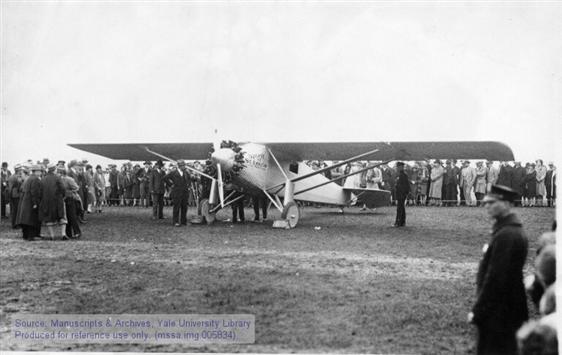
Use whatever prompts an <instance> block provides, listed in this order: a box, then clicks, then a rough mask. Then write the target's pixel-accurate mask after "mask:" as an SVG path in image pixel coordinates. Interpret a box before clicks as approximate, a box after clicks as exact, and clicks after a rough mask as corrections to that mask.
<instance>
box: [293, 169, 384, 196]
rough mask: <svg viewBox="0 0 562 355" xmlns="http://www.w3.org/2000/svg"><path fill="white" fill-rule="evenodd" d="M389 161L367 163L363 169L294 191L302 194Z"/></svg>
mask: <svg viewBox="0 0 562 355" xmlns="http://www.w3.org/2000/svg"><path fill="white" fill-rule="evenodd" d="M391 161H392V160H386V161H383V162H382V163H378V164H373V165H368V166H367V167H365V168H363V169H360V170H357V171H355V172H353V173H350V174H346V175H342V176H339V177H337V178H335V179H332V180H328V181H326V182H323V183H321V184H318V185H316V186H312V187H309V188H306V189H304V190H300V191H297V192H295V195H298V194H302V193H304V192H307V191H310V190H314V189H316V188H318V187H320V186H324V185H328V184H330V183H332V182H336V181H338V180H342V179H345V178H347V177H350V176H353V175H357V174H361V173H362V172H364V171H367V170H369V169H372V168H374V167H377V166H381V165H384V164H388V163H389V162H391Z"/></svg>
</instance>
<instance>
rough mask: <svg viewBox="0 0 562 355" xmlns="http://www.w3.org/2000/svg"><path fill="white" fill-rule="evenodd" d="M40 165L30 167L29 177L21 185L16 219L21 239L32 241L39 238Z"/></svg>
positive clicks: (41, 171)
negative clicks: (19, 227)
mask: <svg viewBox="0 0 562 355" xmlns="http://www.w3.org/2000/svg"><path fill="white" fill-rule="evenodd" d="M42 174H43V166H42V165H34V166H32V167H31V175H30V176H29V177H28V178H26V179H25V181H24V182H23V184H22V187H21V190H22V194H21V197H20V206H19V209H18V215H17V217H16V225H18V226H21V229H22V232H23V239H25V240H34V239H35V238H40V233H41V221H40V219H39V204H40V203H41V196H42V194H43V192H42V185H41V175H42Z"/></svg>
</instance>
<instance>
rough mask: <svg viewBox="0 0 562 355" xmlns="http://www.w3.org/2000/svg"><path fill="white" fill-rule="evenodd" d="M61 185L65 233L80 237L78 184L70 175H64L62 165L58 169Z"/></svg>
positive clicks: (68, 235)
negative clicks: (65, 222)
mask: <svg viewBox="0 0 562 355" xmlns="http://www.w3.org/2000/svg"><path fill="white" fill-rule="evenodd" d="M58 173H59V175H60V178H61V182H62V185H63V187H64V205H65V207H66V218H67V221H68V223H67V224H66V231H65V234H66V236H67V237H68V238H80V235H81V231H80V225H79V224H78V212H77V211H78V210H77V207H78V206H79V205H80V203H81V202H80V195H79V194H78V190H79V187H78V184H77V183H76V181H75V180H74V179H73V178H71V177H70V176H67V175H66V170H65V169H64V167H62V168H59V169H58Z"/></svg>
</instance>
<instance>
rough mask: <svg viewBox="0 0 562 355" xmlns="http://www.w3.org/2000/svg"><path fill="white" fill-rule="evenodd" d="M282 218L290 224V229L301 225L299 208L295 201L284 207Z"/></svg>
mask: <svg viewBox="0 0 562 355" xmlns="http://www.w3.org/2000/svg"><path fill="white" fill-rule="evenodd" d="M281 218H282V219H284V220H286V221H287V222H288V223H289V227H291V228H295V227H296V226H297V224H298V223H299V218H300V210H299V206H298V205H297V204H296V203H295V202H294V201H291V202H289V203H288V204H286V205H285V206H283V212H282V213H281Z"/></svg>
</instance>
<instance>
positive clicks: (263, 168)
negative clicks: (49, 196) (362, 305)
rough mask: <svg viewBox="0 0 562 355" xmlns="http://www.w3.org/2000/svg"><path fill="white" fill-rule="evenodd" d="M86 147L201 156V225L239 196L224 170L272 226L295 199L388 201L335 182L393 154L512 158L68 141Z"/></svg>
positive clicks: (466, 147) (293, 222)
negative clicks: (269, 211)
mask: <svg viewBox="0 0 562 355" xmlns="http://www.w3.org/2000/svg"><path fill="white" fill-rule="evenodd" d="M68 145H69V146H71V147H73V148H76V149H80V150H83V151H86V152H89V153H94V154H97V155H101V156H104V157H107V158H110V159H115V160H123V159H126V160H132V161H142V160H154V157H158V158H161V159H164V160H168V161H177V160H179V159H188V160H205V159H208V160H209V161H210V162H209V164H211V165H212V166H214V167H216V171H217V174H216V176H211V175H208V174H205V173H203V172H201V171H199V170H196V169H193V168H191V167H189V166H187V168H188V169H189V170H191V171H193V172H194V173H197V174H199V175H201V176H204V177H205V178H208V179H211V181H212V182H211V189H210V194H209V197H208V198H204V199H203V200H201V202H200V208H201V214H202V216H204V218H205V220H206V222H207V223H209V224H210V223H213V222H214V221H215V218H216V217H215V216H216V213H217V212H218V211H219V210H220V209H222V208H225V207H227V206H229V205H231V204H232V203H234V202H236V201H237V200H239V199H240V198H243V195H240V194H236V193H235V191H231V192H230V193H228V194H227V195H226V196H225V185H226V184H225V183H224V175H225V174H226V173H228V174H229V175H230V176H231V180H232V185H233V186H234V187H235V189H236V190H239V191H243V192H244V194H247V195H257V194H265V196H267V198H268V199H269V200H270V201H271V203H272V204H273V206H275V207H276V208H277V209H278V210H279V211H280V212H281V220H276V221H274V223H273V226H274V227H276V228H286V229H291V228H295V227H296V226H297V224H298V222H299V218H300V211H299V207H298V205H297V201H303V202H313V203H321V204H326V205H333V206H337V207H340V208H343V207H347V206H350V205H352V204H353V205H363V204H364V205H366V206H367V207H368V208H376V207H382V206H387V205H389V204H390V192H389V191H385V190H377V189H370V188H347V187H344V186H340V185H339V184H337V183H336V182H337V181H338V180H342V179H345V178H347V177H350V176H352V175H355V174H361V173H363V172H364V171H366V170H368V169H371V168H373V167H374V166H379V165H382V164H386V163H388V162H391V161H398V160H406V161H412V160H427V159H430V158H431V159H435V158H439V159H488V160H499V161H511V160H514V157H513V152H512V151H511V149H510V148H509V147H508V146H507V145H505V144H503V143H499V142H490V141H481V142H479V141H464V142H347V143H346V142H339V143H336V142H318V143H303V142H300V143H299V142H293V143H279V142H277V143H275V142H274V143H254V142H246V143H240V144H238V143H236V142H232V141H222V142H220V143H219V142H214V143H124V144H120V143H117V144H113V143H108V144H68ZM305 160H329V161H339V162H338V163H336V164H334V165H331V166H329V167H326V168H323V169H319V170H313V169H312V168H310V167H309V166H308V165H306V164H305V163H304V161H305ZM359 160H376V161H379V162H380V163H377V164H371V165H367V166H366V167H364V168H361V169H359V170H357V171H354V172H352V173H349V174H345V175H342V176H339V177H337V178H333V179H328V178H327V177H325V176H324V174H323V173H324V172H326V171H327V170H332V169H334V168H337V167H339V166H344V165H346V164H348V163H352V162H355V161H359Z"/></svg>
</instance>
